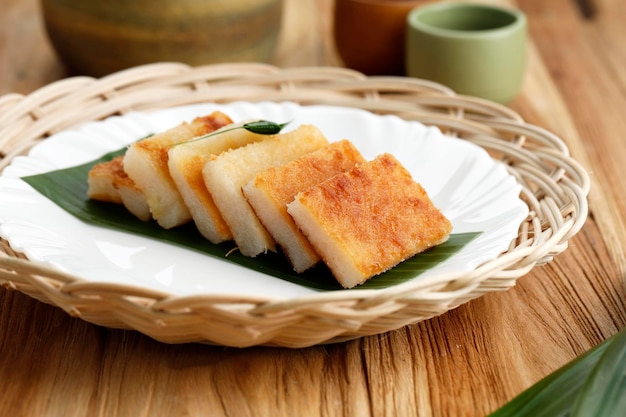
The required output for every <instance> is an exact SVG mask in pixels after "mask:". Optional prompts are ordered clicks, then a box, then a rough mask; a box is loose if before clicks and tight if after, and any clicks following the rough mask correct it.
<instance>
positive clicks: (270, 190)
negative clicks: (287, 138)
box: [243, 140, 365, 272]
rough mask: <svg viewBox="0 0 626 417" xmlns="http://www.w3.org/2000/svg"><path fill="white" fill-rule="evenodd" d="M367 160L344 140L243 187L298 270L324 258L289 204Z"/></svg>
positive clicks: (302, 269) (263, 174) (269, 171)
mask: <svg viewBox="0 0 626 417" xmlns="http://www.w3.org/2000/svg"><path fill="white" fill-rule="evenodd" d="M364 162H365V159H364V158H363V157H362V156H361V154H360V153H359V151H358V150H357V149H356V148H355V147H354V145H352V143H350V142H349V141H347V140H342V141H339V142H335V143H331V144H330V145H328V146H325V147H323V148H321V149H319V150H317V151H315V152H311V153H308V154H306V155H304V156H301V157H300V158H298V159H296V160H294V161H292V162H290V163H288V164H285V165H282V166H277V167H272V168H269V169H268V170H266V171H263V172H261V173H259V174H257V175H256V176H255V177H254V179H253V180H252V181H250V182H248V183H247V184H246V185H245V186H244V187H243V191H244V195H245V196H246V198H247V199H248V202H249V203H250V205H251V206H252V208H253V209H254V211H255V213H256V214H257V216H258V217H259V219H260V220H261V223H262V224H263V225H264V226H265V228H266V229H267V230H268V232H269V233H270V235H272V237H273V238H274V239H275V240H276V243H277V244H278V245H279V246H280V247H281V248H282V249H283V251H284V253H285V255H286V256H287V258H288V259H289V261H290V263H291V265H292V266H293V269H294V270H295V271H296V272H304V271H305V270H307V269H309V268H310V267H312V266H313V265H315V264H316V263H317V262H318V261H319V259H320V258H319V255H318V254H317V252H316V251H315V250H314V249H313V247H312V246H311V244H310V243H309V242H308V240H307V239H306V238H305V237H304V235H302V233H301V232H300V230H299V229H298V227H297V226H296V224H295V223H294V222H293V219H292V218H291V216H290V215H289V214H288V213H287V204H289V203H290V202H292V201H293V199H294V197H295V195H296V194H298V193H299V192H300V191H304V190H306V189H308V188H309V187H311V186H313V185H315V184H318V183H320V182H322V181H324V180H327V179H328V178H330V177H332V176H334V175H336V174H339V173H341V172H345V171H348V170H350V169H352V168H354V166H355V165H356V164H360V163H364Z"/></svg>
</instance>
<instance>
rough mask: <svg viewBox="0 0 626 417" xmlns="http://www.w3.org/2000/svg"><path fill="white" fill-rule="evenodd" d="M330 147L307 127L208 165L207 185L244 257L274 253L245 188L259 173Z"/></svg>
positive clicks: (216, 158)
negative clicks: (249, 202) (244, 192)
mask: <svg viewBox="0 0 626 417" xmlns="http://www.w3.org/2000/svg"><path fill="white" fill-rule="evenodd" d="M327 144H328V141H327V140H326V138H325V137H324V135H323V134H322V133H321V132H320V130H319V129H317V128H316V127H314V126H310V125H304V126H300V127H299V128H298V129H296V130H294V131H292V132H289V133H282V134H277V135H273V136H270V137H268V138H267V139H265V140H263V141H261V142H255V143H252V144H250V145H246V146H244V147H241V148H237V149H233V150H230V151H228V152H224V153H222V154H221V155H217V156H212V157H211V159H210V160H209V161H208V162H207V163H206V165H205V166H204V170H203V176H204V182H205V184H206V186H207V189H208V190H209V192H210V193H211V195H212V196H213V200H214V201H215V204H216V205H217V207H218V208H219V210H220V212H221V213H222V217H223V218H224V220H225V221H226V223H227V224H228V226H229V227H230V230H231V231H232V233H233V237H234V239H235V242H236V243H237V246H238V247H239V250H240V251H241V253H242V254H243V255H246V256H256V255H258V254H260V253H264V252H267V251H268V250H272V251H273V250H275V242H274V239H273V238H272V237H271V236H270V234H269V233H268V232H267V230H266V229H265V228H264V227H263V225H262V224H261V222H260V221H259V219H258V217H257V216H256V214H255V213H254V210H253V209H252V207H251V206H250V204H248V201H247V200H246V198H245V196H244V195H243V191H242V187H243V186H244V185H245V184H246V183H248V181H250V180H251V179H252V178H254V176H255V175H256V174H258V173H259V172H261V171H264V170H266V169H268V168H270V167H272V166H278V165H282V164H285V163H287V162H289V161H292V160H294V159H296V158H298V157H300V156H302V155H304V154H306V153H308V152H313V151H315V150H317V149H319V148H321V147H323V146H326V145H327Z"/></svg>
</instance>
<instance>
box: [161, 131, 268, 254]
mask: <svg viewBox="0 0 626 417" xmlns="http://www.w3.org/2000/svg"><path fill="white" fill-rule="evenodd" d="M243 124H244V123H237V124H232V125H227V126H224V127H223V128H221V129H219V130H216V131H215V132H214V133H215V135H214V136H211V137H209V138H205V139H201V140H198V141H192V142H188V143H182V144H180V145H176V146H172V147H170V149H169V151H168V167H169V172H170V175H171V176H172V179H173V180H174V184H176V187H177V188H178V191H179V192H180V194H181V197H182V199H183V201H184V202H185V205H186V206H187V208H188V209H189V211H190V213H191V217H192V219H193V220H194V222H195V224H196V227H197V228H198V230H199V231H200V233H201V234H202V235H203V236H204V237H206V238H207V239H208V240H209V241H211V242H213V243H220V242H223V241H226V240H230V239H232V237H233V236H232V233H231V231H230V228H229V227H228V224H227V223H226V221H225V220H224V218H223V217H222V215H221V213H220V211H219V209H218V208H217V206H216V205H215V202H214V200H213V197H212V196H211V193H209V191H208V190H207V188H206V185H205V183H204V178H203V176H202V169H203V168H204V165H205V164H206V162H207V161H208V160H209V158H210V157H211V156H212V155H219V154H221V153H222V152H225V151H228V150H230V149H236V148H239V147H241V146H244V145H247V144H249V143H253V142H257V141H259V140H263V139H265V138H266V136H264V135H261V134H258V133H253V132H250V131H248V130H246V129H239V128H237V127H241V126H243ZM233 129H234V130H233Z"/></svg>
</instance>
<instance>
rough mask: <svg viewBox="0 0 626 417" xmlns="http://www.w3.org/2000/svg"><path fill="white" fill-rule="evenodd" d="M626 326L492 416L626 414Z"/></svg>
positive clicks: (598, 416) (618, 416) (605, 416)
mask: <svg viewBox="0 0 626 417" xmlns="http://www.w3.org/2000/svg"><path fill="white" fill-rule="evenodd" d="M625 415H626V328H625V329H622V330H621V331H620V332H619V333H617V334H616V335H614V336H613V337H611V338H609V339H607V340H606V341H604V342H603V343H601V344H599V345H598V346H596V347H595V348H593V349H591V350H590V351H588V352H587V353H585V354H583V355H581V356H579V357H578V358H576V359H574V360H573V361H571V362H570V363H568V364H566V365H564V366H562V367H561V368H559V369H557V370H556V371H554V372H553V373H551V374H550V375H548V376H546V377H545V378H543V379H542V380H540V381H539V382H537V383H536V384H535V385H533V386H531V387H530V388H528V389H527V390H525V391H524V392H522V393H521V394H519V395H518V396H517V397H515V398H514V399H513V400H511V401H510V402H508V403H507V404H505V405H504V406H503V407H502V408H500V409H499V410H497V411H495V412H494V413H492V414H490V415H489V417H531V416H532V417H560V416H563V417H623V416H625Z"/></svg>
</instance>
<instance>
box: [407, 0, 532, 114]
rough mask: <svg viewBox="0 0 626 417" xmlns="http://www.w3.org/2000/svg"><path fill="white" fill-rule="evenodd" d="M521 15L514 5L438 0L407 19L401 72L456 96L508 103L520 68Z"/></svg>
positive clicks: (519, 80)
mask: <svg viewBox="0 0 626 417" xmlns="http://www.w3.org/2000/svg"><path fill="white" fill-rule="evenodd" d="M526 31H527V23H526V17H525V15H524V14H523V13H522V12H520V11H518V10H514V9H507V8H501V7H495V6H491V5H486V4H477V3H467V2H439V3H432V4H429V5H426V6H421V7H417V8H415V9H413V10H412V11H411V12H410V13H409V15H408V18H407V31H406V36H407V38H406V71H407V75H409V76H411V77H416V78H423V79H427V80H432V81H436V82H438V83H441V84H444V85H446V86H448V87H450V88H452V89H453V90H454V91H456V92H457V93H459V94H464V95H471V96H476V97H481V98H485V99H488V100H491V101H495V102H499V103H503V104H508V103H509V102H511V101H512V100H513V99H514V98H515V96H516V95H517V93H518V92H519V90H520V88H521V86H522V81H523V78H524V70H525V66H526Z"/></svg>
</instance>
